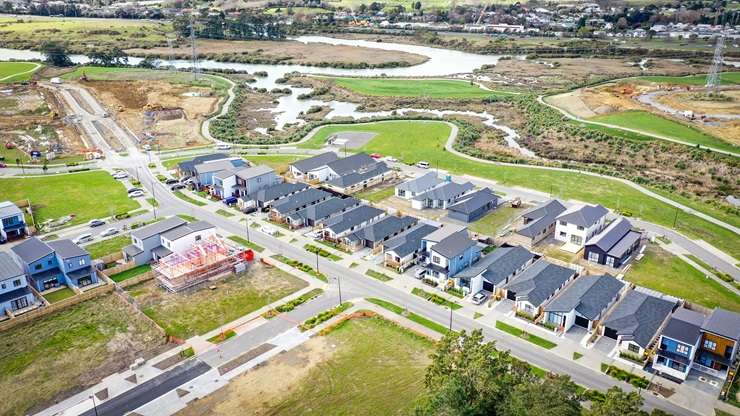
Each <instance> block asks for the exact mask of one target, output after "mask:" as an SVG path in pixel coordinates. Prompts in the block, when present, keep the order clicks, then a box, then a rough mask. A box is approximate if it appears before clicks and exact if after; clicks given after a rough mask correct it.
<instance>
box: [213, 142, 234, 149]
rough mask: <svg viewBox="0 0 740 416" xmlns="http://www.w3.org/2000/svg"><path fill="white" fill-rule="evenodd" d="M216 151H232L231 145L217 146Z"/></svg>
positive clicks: (222, 144)
mask: <svg viewBox="0 0 740 416" xmlns="http://www.w3.org/2000/svg"><path fill="white" fill-rule="evenodd" d="M216 150H231V145H230V144H226V143H221V144H219V145H216Z"/></svg>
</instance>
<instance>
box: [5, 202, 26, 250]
mask: <svg viewBox="0 0 740 416" xmlns="http://www.w3.org/2000/svg"><path fill="white" fill-rule="evenodd" d="M24 235H28V228H27V227H26V220H25V218H24V216H23V211H21V209H20V208H18V207H17V206H16V205H15V204H14V203H12V202H10V201H3V202H0V243H4V242H6V241H8V240H12V239H15V238H20V237H23V236H24Z"/></svg>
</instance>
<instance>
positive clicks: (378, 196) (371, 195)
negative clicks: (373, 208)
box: [353, 186, 396, 203]
mask: <svg viewBox="0 0 740 416" xmlns="http://www.w3.org/2000/svg"><path fill="white" fill-rule="evenodd" d="M395 192H396V189H395V188H394V187H393V186H389V187H386V188H382V189H377V188H373V189H370V190H367V191H362V192H358V193H356V194H355V195H353V196H354V197H355V198H357V199H364V200H366V201H370V202H374V203H376V202H380V201H382V200H384V199H388V198H390V197H392V196H393V194H394V193H395Z"/></svg>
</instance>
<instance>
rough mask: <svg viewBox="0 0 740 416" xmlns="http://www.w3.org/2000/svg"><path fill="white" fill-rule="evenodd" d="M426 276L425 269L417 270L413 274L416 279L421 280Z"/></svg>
mask: <svg viewBox="0 0 740 416" xmlns="http://www.w3.org/2000/svg"><path fill="white" fill-rule="evenodd" d="M426 274H427V271H426V269H423V268H419V269H416V271H415V272H414V277H415V278H417V279H423V278H424V276H425V275H426Z"/></svg>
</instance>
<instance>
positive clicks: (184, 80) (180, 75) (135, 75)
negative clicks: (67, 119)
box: [62, 66, 231, 92]
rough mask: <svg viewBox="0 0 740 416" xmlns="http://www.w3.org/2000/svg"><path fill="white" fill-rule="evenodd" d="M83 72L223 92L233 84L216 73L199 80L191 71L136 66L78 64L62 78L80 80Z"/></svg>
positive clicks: (103, 77) (106, 78) (88, 75)
mask: <svg viewBox="0 0 740 416" xmlns="http://www.w3.org/2000/svg"><path fill="white" fill-rule="evenodd" d="M83 74H84V75H85V77H86V78H87V79H89V80H94V81H127V80H162V81H168V82H171V83H173V84H187V85H192V86H198V87H209V88H213V89H215V90H217V91H219V90H220V91H222V92H224V91H226V90H227V89H229V87H230V86H231V84H229V83H228V82H227V81H225V80H224V79H223V78H221V77H218V76H214V75H208V74H202V75H200V77H199V78H198V80H193V75H192V74H191V73H189V72H183V71H166V70H157V69H145V68H136V67H101V66H78V67H76V68H75V69H74V70H72V71H70V72H67V73H66V74H64V75H62V79H66V80H78V79H80V77H82V75H83Z"/></svg>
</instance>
